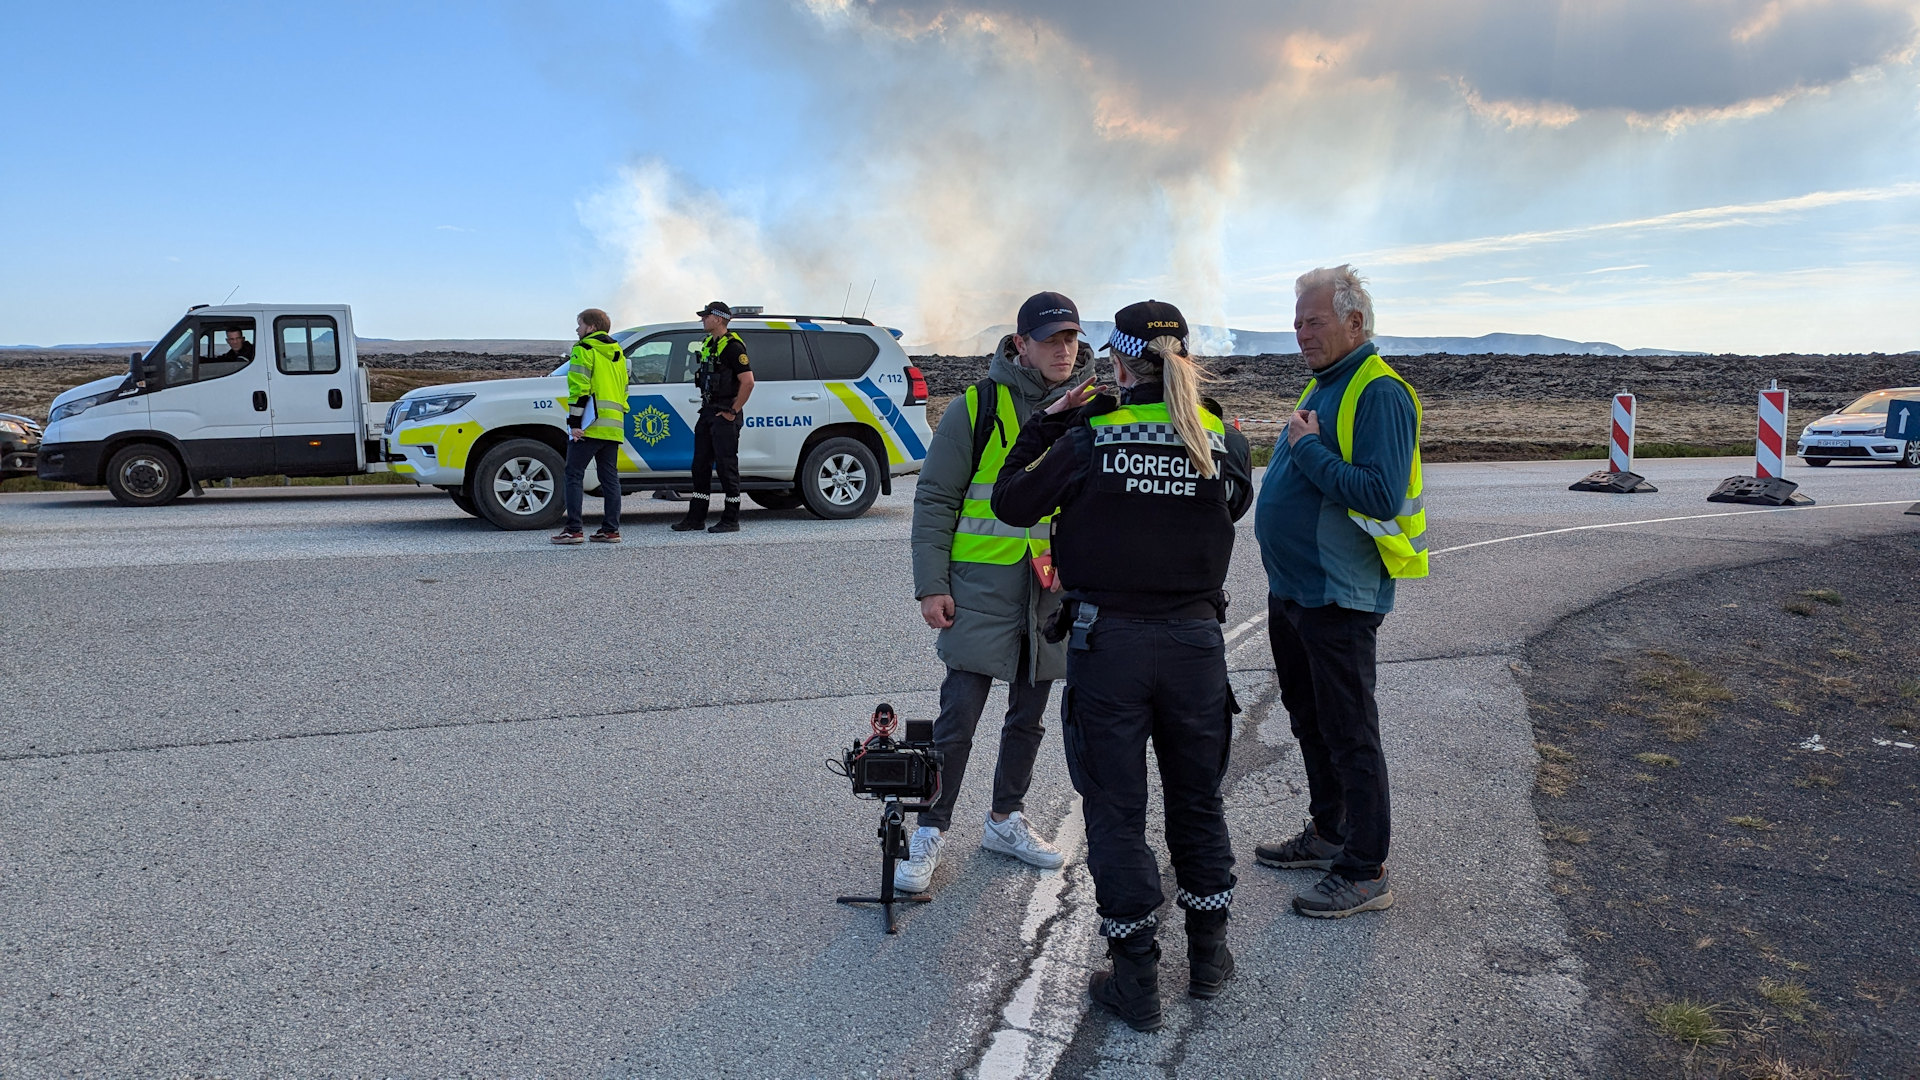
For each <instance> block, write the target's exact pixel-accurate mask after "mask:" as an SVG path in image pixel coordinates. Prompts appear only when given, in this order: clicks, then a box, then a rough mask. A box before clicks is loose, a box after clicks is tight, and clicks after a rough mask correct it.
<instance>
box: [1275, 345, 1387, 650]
mask: <svg viewBox="0 0 1920 1080" xmlns="http://www.w3.org/2000/svg"><path fill="white" fill-rule="evenodd" d="M1373 353H1374V345H1373V342H1371V341H1369V342H1367V343H1366V344H1364V345H1362V346H1360V347H1359V348H1358V349H1355V350H1354V351H1353V352H1351V353H1348V354H1347V355H1346V357H1345V358H1344V359H1342V360H1341V361H1340V362H1339V363H1337V364H1334V365H1333V366H1332V367H1330V368H1328V369H1326V370H1325V371H1319V372H1315V373H1314V376H1315V378H1316V379H1318V380H1319V385H1317V386H1315V387H1314V391H1313V394H1312V395H1311V396H1309V397H1308V398H1307V401H1306V404H1305V405H1304V406H1302V407H1303V408H1306V409H1311V410H1313V411H1314V412H1317V413H1318V414H1319V416H1320V431H1321V434H1319V435H1306V436H1303V437H1301V439H1300V441H1299V442H1297V443H1295V444H1293V445H1292V446H1288V445H1287V438H1286V434H1285V433H1284V432H1282V433H1281V436H1280V439H1279V441H1278V442H1277V443H1276V444H1275V446H1274V450H1273V460H1272V461H1271V462H1269V463H1268V465H1267V476H1266V479H1265V480H1263V481H1262V482H1261V485H1260V500H1259V502H1258V503H1256V504H1255V507H1254V521H1253V534H1254V537H1255V539H1257V540H1259V542H1260V560H1261V562H1263V563H1264V564H1265V565H1266V569H1267V589H1268V591H1270V592H1272V593H1273V595H1274V596H1277V597H1279V598H1280V599H1282V600H1292V601H1293V602H1295V603H1297V604H1299V605H1301V606H1302V607H1325V606H1326V605H1328V604H1338V605H1339V606H1341V607H1343V608H1348V609H1351V610H1354V611H1375V612H1381V613H1383V614H1384V613H1385V612H1388V611H1392V610H1393V578H1392V577H1390V576H1389V575H1388V574H1387V569H1386V566H1385V565H1384V564H1382V563H1381V561H1380V551H1379V548H1377V547H1376V546H1375V545H1374V542H1373V538H1372V537H1371V536H1368V535H1367V534H1366V532H1365V531H1364V530H1362V529H1361V528H1360V526H1359V525H1358V524H1356V523H1355V522H1354V520H1353V519H1352V518H1350V517H1348V516H1347V511H1348V510H1358V511H1360V512H1361V513H1362V514H1365V515H1366V516H1368V517H1371V518H1378V519H1380V520H1383V521H1384V520H1390V519H1392V517H1393V515H1394V513H1395V512H1396V511H1397V510H1399V508H1400V503H1401V500H1403V499H1404V498H1405V497H1406V494H1407V480H1408V478H1409V477H1410V476H1411V474H1412V472H1413V451H1414V443H1415V440H1416V439H1417V438H1418V437H1419V435H1418V429H1419V424H1418V417H1417V414H1416V413H1415V411H1414V406H1413V397H1412V395H1410V394H1408V393H1407V390H1406V388H1405V387H1403V386H1401V385H1400V383H1399V382H1398V381H1397V380H1394V379H1375V380H1374V381H1373V382H1371V383H1369V384H1368V385H1367V388H1366V389H1365V390H1364V391H1362V392H1361V395H1360V404H1359V408H1358V409H1357V410H1356V412H1355V415H1354V418H1353V461H1352V463H1351V464H1349V463H1348V462H1346V461H1344V460H1342V459H1341V457H1340V444H1339V443H1338V442H1337V441H1335V440H1336V436H1335V435H1334V424H1335V422H1336V420H1337V418H1338V417H1339V415H1340V398H1341V395H1343V394H1345V393H1346V390H1347V383H1348V382H1350V381H1351V380H1352V378H1353V374H1354V372H1355V371H1357V370H1359V367H1360V365H1361V364H1363V363H1365V362H1366V359H1367V357H1369V356H1372V355H1373Z"/></svg>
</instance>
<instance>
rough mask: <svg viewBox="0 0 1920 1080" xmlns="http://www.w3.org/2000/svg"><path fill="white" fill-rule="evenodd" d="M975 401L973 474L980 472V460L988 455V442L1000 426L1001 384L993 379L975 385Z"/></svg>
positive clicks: (970, 474)
mask: <svg viewBox="0 0 1920 1080" xmlns="http://www.w3.org/2000/svg"><path fill="white" fill-rule="evenodd" d="M973 397H974V401H975V403H976V404H975V406H974V412H973V472H970V473H968V474H967V476H968V478H969V479H971V478H972V476H973V473H977V472H979V471H980V459H981V458H982V457H984V456H985V455H986V452H987V440H988V439H991V438H993V429H994V428H995V427H998V426H999V423H1000V421H999V418H998V416H997V415H996V414H997V413H999V411H1000V384H999V383H996V382H994V381H993V380H992V379H981V380H980V381H979V382H977V383H974V384H973Z"/></svg>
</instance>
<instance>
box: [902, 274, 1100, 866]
mask: <svg viewBox="0 0 1920 1080" xmlns="http://www.w3.org/2000/svg"><path fill="white" fill-rule="evenodd" d="M1092 362H1093V352H1092V350H1091V349H1089V348H1088V347H1087V345H1086V343H1084V342H1082V341H1081V340H1080V314H1079V312H1078V311H1077V310H1076V309H1075V308H1074V304H1073V301H1071V300H1069V299H1067V298H1066V297H1065V296H1062V295H1061V294H1059V293H1053V292H1043V293H1038V294H1036V295H1034V296H1032V297H1030V298H1029V299H1028V300H1027V302H1026V303H1025V304H1023V305H1021V308H1020V315H1019V318H1018V320H1017V321H1016V322H1015V325H1014V332H1013V333H1011V334H1009V335H1007V336H1006V337H1004V338H1002V339H1000V344H999V346H998V347H997V348H995V349H994V352H993V356H992V357H991V358H990V359H989V361H988V364H987V379H988V381H987V383H986V384H985V385H976V386H975V387H971V388H969V392H968V394H965V395H962V396H959V397H956V398H954V399H953V401H952V402H950V403H949V404H948V405H947V411H946V413H945V414H943V415H942V416H941V417H940V427H939V429H938V430H937V431H936V432H934V436H933V445H932V446H930V447H929V448H928V449H927V460H926V464H925V465H924V466H923V467H922V469H921V472H920V480H919V484H918V486H917V488H916V489H915V494H914V498H913V532H912V543H913V585H914V589H913V591H914V596H915V597H916V598H918V599H919V601H920V616H921V618H922V619H924V620H926V623H927V625H928V626H930V627H932V628H933V629H935V630H938V631H940V638H939V643H938V645H937V646H936V651H937V652H938V653H939V656H940V659H941V661H942V662H943V663H945V664H946V665H947V677H946V679H945V681H943V682H942V683H941V685H940V715H939V717H938V719H936V720H935V721H934V728H933V737H934V742H935V744H936V745H938V747H939V748H940V749H941V750H942V751H943V752H944V753H945V754H946V765H945V767H944V768H943V769H942V784H941V792H940V799H939V801H938V802H937V803H936V804H935V805H934V807H933V808H932V809H931V810H928V811H926V812H924V813H922V814H921V815H920V823H919V828H918V829H916V830H915V831H914V834H913V838H912V840H911V841H910V845H909V849H910V855H911V857H910V858H909V859H908V860H907V861H906V862H904V863H901V864H899V866H898V867H897V869H896V870H895V871H894V885H895V887H896V888H899V889H903V890H905V891H907V892H921V891H923V890H925V889H926V887H927V884H928V882H930V881H931V880H932V878H933V871H934V868H935V867H936V866H938V865H939V864H940V846H941V843H942V841H943V838H944V836H945V832H946V829H947V827H948V825H949V824H951V822H952V819H953V805H954V801H955V800H956V799H958V798H959V795H960V783H961V780H962V779H963V778H964V777H965V775H966V771H967V759H968V757H969V756H970V754H971V752H972V749H973V733H974V729H975V728H976V727H977V726H978V725H979V723H980V714H981V712H982V710H984V709H985V708H986V704H987V693H988V691H990V690H991V689H992V688H993V684H994V681H995V680H998V681H1000V682H1004V683H1006V684H1007V696H1008V704H1007V715H1006V719H1005V720H1004V721H1003V723H1002V725H1001V729H1000V758H999V763H998V765H997V766H996V768H995V770H994V779H993V799H992V803H991V806H992V810H991V813H989V814H988V817H987V821H986V822H985V824H984V826H983V833H982V836H981V846H982V847H984V848H986V849H987V850H989V851H996V852H1000V853H1002V854H1006V855H1011V856H1013V857H1014V858H1017V859H1020V860H1021V861H1023V862H1026V863H1030V864H1032V865H1034V866H1039V867H1043V868H1048V869H1051V868H1053V867H1058V866H1060V865H1062V864H1063V863H1065V861H1066V857H1065V856H1064V855H1062V854H1061V853H1060V851H1059V849H1057V848H1055V847H1054V846H1053V845H1052V844H1050V843H1048V842H1047V840H1046V839H1045V838H1044V837H1042V836H1040V835H1039V834H1038V833H1036V832H1034V831H1033V828H1032V826H1031V825H1030V824H1029V823H1028V822H1027V819H1026V816H1025V815H1024V814H1023V813H1022V812H1021V809H1022V806H1023V804H1024V800H1025V797H1026V793H1027V786H1028V784H1029V783H1031V782H1032V779H1033V763H1034V759H1035V758H1036V757H1037V756H1038V755H1039V752H1040V741H1041V739H1042V737H1043V736H1044V735H1045V733H1046V728H1045V727H1044V726H1043V725H1042V724H1041V717H1042V715H1043V714H1044V713H1045V712H1046V710H1047V701H1048V699H1049V697H1050V696H1051V694H1052V691H1053V681H1054V680H1055V679H1059V678H1064V677H1065V676H1066V669H1067V662H1066V645H1065V644H1064V643H1049V642H1047V641H1046V640H1045V637H1044V633H1043V631H1044V629H1045V627H1046V626H1047V625H1048V624H1049V623H1051V622H1052V621H1053V618H1054V616H1055V614H1057V613H1058V612H1059V610H1060V597H1059V594H1058V593H1057V592H1056V591H1055V590H1054V589H1053V588H1051V587H1050V584H1051V578H1050V577H1049V579H1048V581H1046V582H1043V581H1042V580H1041V578H1040V574H1041V573H1043V572H1045V573H1048V574H1049V575H1050V574H1051V561H1050V555H1049V549H1050V546H1051V545H1050V542H1049V541H1048V539H1047V536H1048V532H1047V529H1046V528H1044V527H1042V528H1035V529H1014V528H1012V527H1010V526H1006V525H1004V524H1003V523H1001V522H998V521H996V520H994V518H993V513H992V510H991V508H990V507H989V506H988V502H989V500H990V499H991V490H992V487H993V478H994V477H995V476H997V475H998V473H999V466H1000V462H1001V461H1003V460H1005V458H1006V454H1007V451H1008V449H1010V448H1011V447H1012V445H1013V441H1014V439H1015V437H1016V436H1017V435H1018V434H1019V431H1020V428H1021V425H1022V424H1023V423H1025V422H1026V420H1027V419H1028V418H1029V417H1031V416H1033V415H1034V414H1035V413H1036V412H1038V411H1039V410H1040V409H1041V408H1043V407H1045V406H1046V405H1047V404H1048V403H1049V402H1051V401H1053V400H1054V399H1056V398H1058V397H1060V396H1061V394H1063V393H1065V392H1066V390H1067V389H1068V387H1069V386H1070V385H1071V384H1073V383H1074V382H1077V381H1084V377H1085V376H1086V375H1087V374H1089V373H1090V372H1091V370H1092V366H1093V363H1092ZM983 392H984V393H983ZM988 414H991V423H990V424H989V423H988V422H987V420H986V416H987V415H988ZM976 420H979V421H980V424H981V425H984V426H983V427H982V430H983V431H984V433H985V435H986V438H985V439H984V440H980V441H978V442H977V441H976V438H975V432H976ZM976 445H978V446H979V449H980V455H979V458H978V460H976V458H975V447H976ZM982 477H985V479H984V480H983V479H982Z"/></svg>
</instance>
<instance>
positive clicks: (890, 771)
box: [827, 704, 945, 934]
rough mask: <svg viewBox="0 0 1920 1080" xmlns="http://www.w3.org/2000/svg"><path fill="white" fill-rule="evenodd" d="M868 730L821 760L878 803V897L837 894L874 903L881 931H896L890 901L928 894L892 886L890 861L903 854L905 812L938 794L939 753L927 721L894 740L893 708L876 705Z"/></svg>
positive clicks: (847, 900)
mask: <svg viewBox="0 0 1920 1080" xmlns="http://www.w3.org/2000/svg"><path fill="white" fill-rule="evenodd" d="M870 723H871V726H872V728H873V734H871V735H869V736H867V737H866V739H864V740H862V741H860V742H856V743H854V744H853V746H852V747H850V748H849V749H848V750H847V752H846V753H845V754H843V755H841V758H840V760H839V761H835V760H833V759H832V758H828V759H827V768H829V769H831V770H833V771H834V772H836V773H838V774H839V775H841V776H844V777H846V778H847V780H848V781H849V782H851V783H852V784H853V793H854V794H855V795H858V796H859V797H861V798H863V799H874V800H877V801H879V802H880V803H881V806H880V828H879V830H878V832H877V835H878V836H879V839H880V895H879V896H842V897H839V902H840V903H842V904H879V905H880V907H881V910H882V911H883V912H884V913H885V916H886V927H887V933H889V934H892V933H897V932H898V927H897V926H896V925H895V923H894V919H893V905H895V904H924V903H926V902H927V901H928V900H931V899H932V897H930V896H925V895H919V896H906V895H900V894H896V893H895V892H894V890H893V864H894V863H895V862H897V861H899V860H901V859H904V858H906V857H907V824H906V822H907V817H906V811H908V810H926V809H928V808H930V807H932V806H933V804H934V802H935V801H936V800H938V799H939V797H940V766H941V765H942V764H943V763H944V761H945V755H943V754H941V753H940V751H938V750H935V749H934V748H933V722H932V721H930V720H909V721H907V724H906V731H905V733H904V735H903V736H902V737H901V738H900V739H897V740H896V739H895V738H894V737H893V733H894V732H895V731H897V730H899V728H900V717H899V716H897V715H896V714H895V713H894V711H893V706H891V705H885V704H882V705H880V706H879V707H878V708H876V709H874V710H873V717H872V720H871V722H870Z"/></svg>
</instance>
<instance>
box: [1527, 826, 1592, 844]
mask: <svg viewBox="0 0 1920 1080" xmlns="http://www.w3.org/2000/svg"><path fill="white" fill-rule="evenodd" d="M1540 833H1541V835H1542V836H1544V837H1546V838H1547V840H1549V841H1554V840H1557V841H1559V842H1560V843H1562V844H1585V843H1588V842H1589V841H1591V840H1592V839H1593V834H1592V833H1590V832H1588V831H1587V830H1585V829H1582V828H1578V827H1576V826H1573V825H1542V826H1540Z"/></svg>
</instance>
